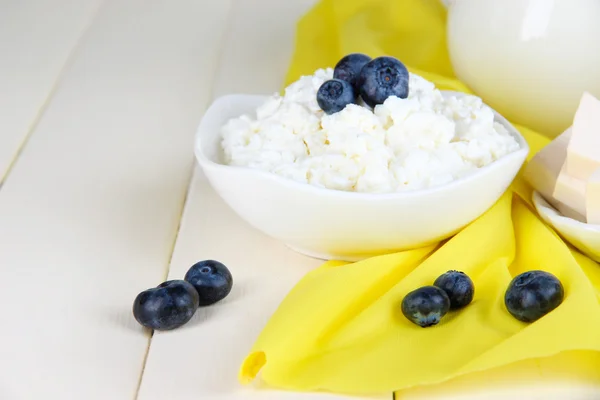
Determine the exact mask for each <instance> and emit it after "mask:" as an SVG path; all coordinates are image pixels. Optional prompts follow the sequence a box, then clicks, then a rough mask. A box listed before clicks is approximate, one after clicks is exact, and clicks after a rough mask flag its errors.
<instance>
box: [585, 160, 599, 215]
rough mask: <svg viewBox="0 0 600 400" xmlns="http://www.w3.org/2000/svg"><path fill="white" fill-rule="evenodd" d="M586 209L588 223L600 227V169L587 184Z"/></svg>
mask: <svg viewBox="0 0 600 400" xmlns="http://www.w3.org/2000/svg"><path fill="white" fill-rule="evenodd" d="M585 208H586V213H587V222H588V223H589V224H594V225H600V169H597V170H596V171H594V173H593V174H592V176H591V177H590V179H589V180H588V182H587V188H586V194H585Z"/></svg>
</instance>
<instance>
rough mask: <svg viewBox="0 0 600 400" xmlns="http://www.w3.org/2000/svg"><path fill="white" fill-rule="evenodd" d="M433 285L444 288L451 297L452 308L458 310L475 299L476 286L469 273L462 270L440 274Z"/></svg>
mask: <svg viewBox="0 0 600 400" xmlns="http://www.w3.org/2000/svg"><path fill="white" fill-rule="evenodd" d="M433 286H437V287H439V288H440V289H442V290H443V291H444V292H446V294H447V295H448V298H449V299H450V309H451V310H458V309H459V308H463V307H465V306H466V305H467V304H469V303H470V302H471V301H472V300H473V295H474V293H475V286H474V285H473V281H472V280H471V278H469V276H468V275H467V274H465V273H464V272H461V271H448V272H446V273H444V274H442V275H440V276H439V277H438V278H437V279H436V280H435V282H434V283H433Z"/></svg>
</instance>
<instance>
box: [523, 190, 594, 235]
mask: <svg viewBox="0 0 600 400" xmlns="http://www.w3.org/2000/svg"><path fill="white" fill-rule="evenodd" d="M531 197H532V200H533V205H534V206H535V209H536V210H537V212H538V213H539V214H540V215H541V216H542V217H544V216H545V217H546V218H547V219H548V220H549V221H550V225H552V226H553V227H555V228H556V230H558V231H559V232H561V231H562V229H560V227H559V226H557V225H558V224H556V223H555V222H554V220H555V219H556V218H558V220H559V221H561V222H563V225H570V226H571V227H572V228H574V229H576V230H578V231H579V232H586V233H591V234H594V235H600V225H595V224H588V223H586V222H581V221H578V220H576V219H574V218H569V217H566V216H564V215H562V214H561V213H560V212H559V211H558V210H557V209H555V208H554V207H553V206H552V204H550V203H549V202H548V201H547V200H546V199H545V198H544V196H542V194H541V193H540V192H538V191H537V190H534V191H533V194H532V196H531Z"/></svg>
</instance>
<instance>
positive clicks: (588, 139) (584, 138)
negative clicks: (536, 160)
mask: <svg viewBox="0 0 600 400" xmlns="http://www.w3.org/2000/svg"><path fill="white" fill-rule="evenodd" d="M565 163H566V172H567V173H568V174H569V175H570V176H572V177H573V178H576V179H579V180H582V181H586V180H588V179H589V178H590V176H592V174H593V173H594V171H596V170H597V169H598V168H600V100H598V99H596V98H595V97H594V96H592V95H591V94H590V93H588V92H585V93H584V94H583V96H582V97H581V101H580V102H579V108H578V109H577V112H576V113H575V118H574V119H573V134H572V138H571V142H570V143H569V146H568V147H567V159H566V162H565Z"/></svg>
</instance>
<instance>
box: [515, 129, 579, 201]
mask: <svg viewBox="0 0 600 400" xmlns="http://www.w3.org/2000/svg"><path fill="white" fill-rule="evenodd" d="M571 131H572V128H569V129H567V130H566V131H565V132H564V133H562V134H561V135H560V136H558V137H557V138H556V139H554V140H553V141H551V142H550V143H549V144H548V145H546V147H544V148H543V149H541V150H540V151H538V152H537V154H536V155H534V156H533V157H532V158H531V160H529V162H528V163H527V165H526V166H525V169H524V170H523V178H525V180H526V181H527V182H528V183H529V184H530V185H531V186H532V187H533V188H534V189H535V190H536V191H538V192H539V193H540V194H541V195H542V196H543V197H544V198H545V199H546V200H547V201H549V202H552V197H553V196H554V188H555V186H556V181H557V180H558V176H559V175H560V170H561V168H562V167H563V164H564V163H565V159H566V157H567V146H568V145H569V140H570V139H571ZM553 205H554V204H553Z"/></svg>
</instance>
